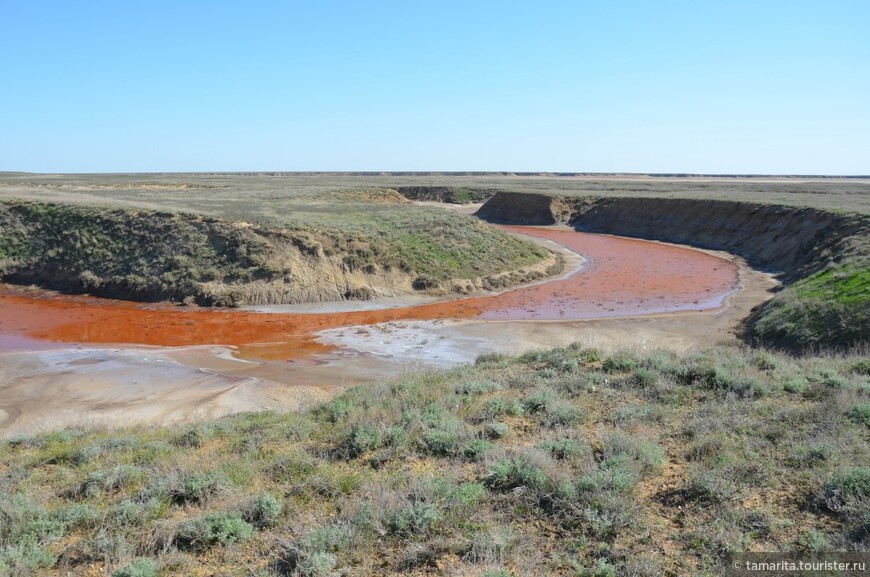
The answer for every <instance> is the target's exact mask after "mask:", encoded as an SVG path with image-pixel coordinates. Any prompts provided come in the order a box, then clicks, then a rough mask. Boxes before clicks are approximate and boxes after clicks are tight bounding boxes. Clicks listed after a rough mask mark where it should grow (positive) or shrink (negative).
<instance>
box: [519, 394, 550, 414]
mask: <svg viewBox="0 0 870 577" xmlns="http://www.w3.org/2000/svg"><path fill="white" fill-rule="evenodd" d="M555 397H556V395H555V394H554V393H553V391H551V390H543V391H535V392H533V393H531V394H530V395H528V396H527V397H526V398H525V399H523V408H524V409H525V410H526V411H528V412H530V413H546V412H547V410H548V409H549V407H550V404H551V403H552V402H553V401H554V400H555Z"/></svg>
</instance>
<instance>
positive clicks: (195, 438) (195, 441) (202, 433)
mask: <svg viewBox="0 0 870 577" xmlns="http://www.w3.org/2000/svg"><path fill="white" fill-rule="evenodd" d="M214 434H215V430H214V428H212V427H210V426H208V425H194V426H192V427H190V428H188V429H187V430H186V431H184V432H183V433H181V434H180V435H178V436H177V437H175V438H174V439H173V440H172V443H173V444H174V445H177V446H179V447H190V448H194V449H196V448H199V447H201V446H202V445H203V443H205V442H206V441H208V440H209V439H211V438H212V437H214Z"/></svg>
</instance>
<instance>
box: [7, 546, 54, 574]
mask: <svg viewBox="0 0 870 577" xmlns="http://www.w3.org/2000/svg"><path fill="white" fill-rule="evenodd" d="M54 564H55V556H54V554H52V552H51V551H49V550H48V549H46V548H45V547H43V546H41V545H37V544H36V543H34V542H32V541H25V542H22V543H16V544H11V545H6V546H4V547H0V575H9V576H10V577H19V576H20V577H27V576H29V575H33V574H34V573H35V572H36V570H37V569H46V568H48V567H52V566H53V565H54Z"/></svg>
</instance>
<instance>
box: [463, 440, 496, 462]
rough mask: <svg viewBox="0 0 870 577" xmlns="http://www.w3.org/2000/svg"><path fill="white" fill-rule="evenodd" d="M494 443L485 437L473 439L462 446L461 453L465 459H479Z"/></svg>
mask: <svg viewBox="0 0 870 577" xmlns="http://www.w3.org/2000/svg"><path fill="white" fill-rule="evenodd" d="M494 446H495V445H493V444H492V443H491V442H490V441H487V440H486V439H473V440H472V441H471V442H469V443H468V444H467V445H465V447H463V448H462V454H463V456H465V458H466V459H470V460H472V461H479V460H480V459H481V458H483V456H484V455H485V454H486V453H487V452H488V451H490V450H492V448H493V447H494Z"/></svg>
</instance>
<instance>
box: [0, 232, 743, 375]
mask: <svg viewBox="0 0 870 577" xmlns="http://www.w3.org/2000/svg"><path fill="white" fill-rule="evenodd" d="M503 228H504V229H505V230H507V231H509V232H515V233H520V234H524V235H528V236H535V237H539V238H544V239H549V240H552V241H555V242H557V243H560V244H562V245H564V246H566V247H568V248H569V249H571V250H573V251H575V252H578V253H580V254H582V255H583V256H584V257H586V259H588V260H587V262H586V264H585V265H584V267H583V268H582V270H581V271H580V272H578V273H575V274H573V275H571V276H570V277H568V278H565V279H561V280H555V281H551V282H546V283H543V284H539V285H535V286H531V287H525V288H519V289H516V290H513V291H508V292H506V293H503V294H500V295H495V296H482V297H473V298H464V299H460V300H452V301H445V302H439V303H433V304H427V305H420V306H413V307H404V308H392V309H382V310H373V311H353V312H342V313H304V314H303V313H293V314H276V313H275V314H273V313H255V312H247V311H234V310H214V309H189V308H184V307H175V306H172V305H162V304H161V305H143V304H141V303H132V302H126V301H116V300H107V299H97V298H92V297H73V296H62V295H56V294H52V293H47V292H43V291H31V290H22V289H14V288H11V287H5V288H2V289H0V335H3V337H4V338H3V339H0V350H2V349H3V348H7V349H8V348H32V347H31V346H30V345H32V344H34V343H35V342H41V343H43V344H45V343H46V342H62V343H85V344H93V343H115V344H142V345H159V346H183V345H203V344H225V345H236V346H239V347H240V348H241V349H242V351H243V353H244V352H245V351H246V350H248V351H252V350H256V351H257V352H256V354H257V356H261V357H265V358H294V357H295V358H298V357H301V356H308V355H310V354H312V353H317V352H322V351H325V350H327V347H325V346H323V345H319V344H317V343H315V342H314V341H312V340H311V339H312V335H313V334H314V333H316V332H318V331H320V330H324V329H328V328H335V327H340V326H347V325H360V324H364V325H368V324H375V323H380V322H386V321H399V320H432V319H447V318H453V319H482V320H580V319H591V318H601V317H624V316H634V315H645V314H653V313H661V312H671V311H685V310H706V309H712V308H717V307H719V306H721V304H722V299H723V298H724V297H725V295H727V294H728V293H729V292H731V291H733V290H734V289H735V288H736V287H737V269H736V267H735V266H734V265H733V264H731V263H729V262H727V261H725V260H723V259H720V258H717V257H714V256H711V255H708V254H705V253H702V252H698V251H694V250H690V249H686V248H680V247H675V246H670V245H664V244H658V243H653V242H648V241H642V240H634V239H627V238H620V237H612V236H602V235H595V234H587V233H580V232H574V231H566V230H555V229H548V228H533V227H520V226H513V227H503ZM482 258H485V255H484V256H482Z"/></svg>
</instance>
